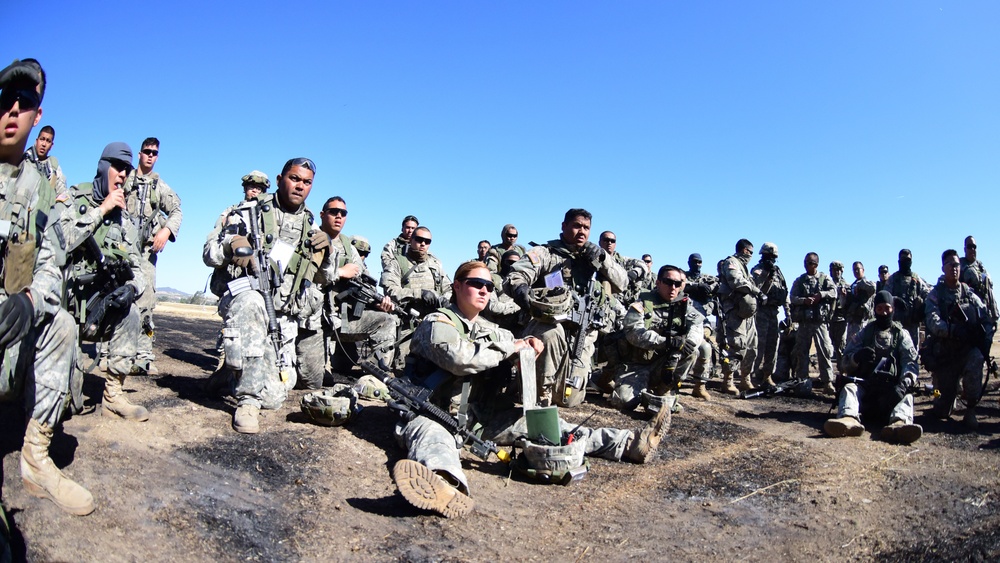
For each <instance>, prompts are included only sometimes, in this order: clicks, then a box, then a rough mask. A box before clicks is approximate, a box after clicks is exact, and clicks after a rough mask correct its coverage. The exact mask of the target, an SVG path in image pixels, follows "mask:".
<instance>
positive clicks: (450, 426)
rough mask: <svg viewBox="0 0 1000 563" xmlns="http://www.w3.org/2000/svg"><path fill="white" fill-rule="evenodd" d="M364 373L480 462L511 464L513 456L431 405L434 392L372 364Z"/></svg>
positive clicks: (365, 363) (365, 364)
mask: <svg viewBox="0 0 1000 563" xmlns="http://www.w3.org/2000/svg"><path fill="white" fill-rule="evenodd" d="M358 365H359V366H361V369H363V370H365V371H366V372H368V373H370V374H372V375H373V376H375V377H377V378H379V379H381V380H382V383H385V385H386V387H388V388H389V394H390V395H392V397H393V398H394V399H395V400H397V401H400V402H402V403H403V404H404V405H406V407H407V408H408V409H409V410H410V412H412V413H413V414H415V415H421V416H426V417H427V418H429V419H431V420H433V421H434V422H437V423H438V424H440V425H441V426H443V427H445V428H446V429H447V430H448V431H449V432H451V433H452V434H454V435H455V436H458V437H459V438H461V439H462V443H463V444H464V445H467V446H469V450H470V451H471V452H472V453H473V454H474V455H475V456H476V457H478V458H480V459H482V460H484V461H485V460H487V459H489V457H490V454H491V453H492V454H496V456H497V459H499V460H500V461H502V462H504V463H509V462H510V453H508V452H507V451H506V450H501V449H500V448H499V447H497V445H496V444H495V443H493V442H492V441H490V440H483V439H482V438H480V437H479V436H477V435H476V433H475V432H473V431H471V430H469V429H468V428H467V427H466V426H465V425H464V424H459V422H458V419H457V418H455V417H453V416H451V415H450V414H448V413H447V412H445V411H443V410H442V409H441V408H440V407H438V406H437V405H435V404H434V403H432V402H431V401H430V396H431V390H430V389H426V388H424V387H419V386H416V385H414V384H412V383H410V382H408V381H406V380H404V379H401V378H397V377H393V376H392V374H390V373H388V372H386V371H384V370H382V369H381V368H379V367H378V366H376V365H375V364H373V363H371V362H370V361H362V362H360V363H359V364H358Z"/></svg>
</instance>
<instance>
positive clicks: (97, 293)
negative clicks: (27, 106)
mask: <svg viewBox="0 0 1000 563" xmlns="http://www.w3.org/2000/svg"><path fill="white" fill-rule="evenodd" d="M131 168H132V149H131V148H130V147H129V146H128V145H127V144H125V143H110V144H108V146H106V147H105V148H104V152H103V153H101V159H100V160H99V161H98V163H97V175H96V176H95V177H94V181H93V182H92V183H91V182H85V183H82V184H79V185H76V186H73V187H72V188H71V190H70V191H71V193H72V196H73V202H72V203H71V204H70V208H69V209H68V210H66V211H65V212H63V214H62V218H61V219H60V224H61V226H62V229H63V232H64V233H65V235H66V240H67V252H69V253H70V254H69V264H68V265H67V266H68V268H69V269H70V272H71V274H70V278H71V279H72V280H73V284H72V286H71V287H70V288H69V299H68V301H69V310H70V312H71V313H73V314H74V315H75V316H76V319H77V323H79V325H80V340H81V341H83V340H89V341H93V342H101V343H106V349H107V352H108V362H107V368H106V369H105V376H104V377H105V383H104V397H103V400H102V401H101V404H102V406H103V409H102V412H103V414H104V415H105V416H118V417H120V418H124V419H126V420H137V421H140V422H142V421H145V420H148V419H149V411H147V410H146V409H145V408H144V407H142V406H139V405H133V404H132V403H131V402H130V401H129V400H128V396H127V395H126V394H125V391H124V389H123V388H122V385H123V383H124V382H125V378H126V377H127V376H129V375H132V374H135V373H138V372H139V371H140V369H141V368H140V367H139V365H138V363H139V362H140V359H139V358H138V347H137V343H138V341H139V332H140V320H139V318H140V317H139V307H138V302H137V298H138V296H139V295H141V294H142V292H143V290H145V289H146V287H147V284H148V283H149V282H148V281H147V280H146V278H145V276H144V275H143V271H142V268H141V265H140V264H141V257H140V254H139V245H140V240H139V233H138V231H136V229H135V225H134V224H133V223H132V217H131V216H130V215H129V213H128V211H127V210H126V209H125V194H124V191H123V190H122V185H123V184H124V183H125V178H126V177H127V176H128V173H129V171H130V170H131ZM84 280H89V281H84ZM78 354H79V357H80V359H81V360H82V359H83V358H84V356H83V355H82V353H78ZM77 370H78V371H77V374H76V377H77V378H78V379H77V380H76V385H77V386H81V385H82V381H83V366H82V365H77Z"/></svg>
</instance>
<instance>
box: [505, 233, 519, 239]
mask: <svg viewBox="0 0 1000 563" xmlns="http://www.w3.org/2000/svg"><path fill="white" fill-rule="evenodd" d="M504 236H505V237H507V238H517V233H507V234H505V235H504Z"/></svg>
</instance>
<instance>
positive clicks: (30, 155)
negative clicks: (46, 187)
mask: <svg viewBox="0 0 1000 563" xmlns="http://www.w3.org/2000/svg"><path fill="white" fill-rule="evenodd" d="M55 142H56V130H55V128H54V127H52V126H51V125H46V126H45V127H42V129H41V131H39V132H38V137H36V138H35V144H34V145H32V146H31V147H28V150H26V151H25V152H24V158H25V159H27V160H28V161H30V162H32V163H34V165H35V167H37V168H38V172H39V173H41V175H42V176H44V177H45V179H47V180H48V181H49V184H51V185H52V187H53V188H54V189H55V190H56V195H59V194H62V193H65V192H66V190H67V184H66V175H65V174H63V171H62V167H61V166H59V159H58V158H56V157H54V156H51V155H50V154H49V152H50V151H51V150H52V145H54V144H55Z"/></svg>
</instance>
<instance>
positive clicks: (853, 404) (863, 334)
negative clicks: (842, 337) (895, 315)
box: [837, 322, 918, 424]
mask: <svg viewBox="0 0 1000 563" xmlns="http://www.w3.org/2000/svg"><path fill="white" fill-rule="evenodd" d="M862 348H871V349H873V350H875V362H876V364H877V363H878V362H880V361H881V360H882V358H888V360H889V361H887V362H886V363H885V365H884V368H883V370H884V371H885V372H887V373H889V374H891V375H893V376H894V377H896V378H897V379H898V380H899V381H898V384H897V385H896V386H894V387H891V388H886V387H876V386H874V385H871V384H868V385H862V386H859V385H858V384H857V383H853V382H852V383H848V384H847V385H845V386H844V388H843V389H842V390H841V391H840V396H839V399H838V402H837V416H838V417H844V416H850V417H853V418H855V419H857V420H859V421H860V420H861V411H862V410H866V411H867V410H868V408H867V407H866V408H864V409H863V408H862V405H863V404H864V405H866V406H868V405H870V406H871V407H874V409H873V412H872V413H871V414H873V415H874V418H876V419H879V418H882V417H884V416H885V415H886V414H888V415H889V420H888V422H889V424H892V423H894V422H901V423H903V424H913V395H912V394H910V393H909V390H908V385H907V383H909V382H916V381H917V369H918V368H917V350H916V348H914V347H913V341H912V340H910V334H909V333H908V332H907V331H906V330H905V329H904V328H903V325H901V324H899V323H897V322H893V323H892V324H891V325H890V326H889V328H888V329H886V330H881V329H880V328H879V327H878V325H877V324H876V323H874V322H871V323H868V324H866V325H865V326H864V328H863V329H862V330H861V331H860V332H858V333H857V334H855V335H854V336H853V337H851V340H850V342H848V343H847V345H846V346H845V347H844V361H845V364H847V365H849V366H852V367H853V366H855V365H856V364H854V362H853V357H854V353H855V352H857V351H859V350H861V349H862ZM866 395H867V396H866Z"/></svg>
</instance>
